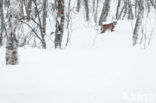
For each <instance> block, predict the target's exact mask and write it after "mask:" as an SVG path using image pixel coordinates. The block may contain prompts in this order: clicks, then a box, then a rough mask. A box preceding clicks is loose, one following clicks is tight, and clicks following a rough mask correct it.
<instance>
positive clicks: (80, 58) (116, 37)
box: [0, 21, 156, 103]
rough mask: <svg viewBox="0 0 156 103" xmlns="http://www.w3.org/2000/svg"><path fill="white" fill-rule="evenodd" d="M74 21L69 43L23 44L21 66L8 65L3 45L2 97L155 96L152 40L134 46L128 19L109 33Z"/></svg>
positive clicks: (112, 99)
mask: <svg viewBox="0 0 156 103" xmlns="http://www.w3.org/2000/svg"><path fill="white" fill-rule="evenodd" d="M76 25H77V28H76V29H74V31H73V35H72V38H71V41H70V43H69V47H68V48H65V49H63V50H54V49H52V48H50V49H48V50H42V49H37V48H30V47H25V48H20V49H19V65H17V66H6V65H5V48H0V103H155V102H156V88H155V87H156V75H155V74H156V64H155V61H156V46H155V41H154V40H153V41H152V43H151V45H150V46H149V47H148V48H147V49H143V47H140V46H136V47H132V40H131V39H132V32H131V31H132V28H131V22H128V21H124V22H123V21H120V22H118V26H117V27H116V28H115V32H113V33H111V32H109V31H108V32H106V33H105V34H99V31H96V30H95V27H94V26H92V25H91V24H85V25H84V24H81V22H79V23H77V24H76ZM125 26H127V27H125ZM97 34H98V35H97Z"/></svg>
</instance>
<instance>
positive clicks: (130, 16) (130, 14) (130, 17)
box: [128, 0, 134, 20]
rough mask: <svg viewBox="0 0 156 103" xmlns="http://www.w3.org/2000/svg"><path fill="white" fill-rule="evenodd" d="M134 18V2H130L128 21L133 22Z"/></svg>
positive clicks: (129, 0)
mask: <svg viewBox="0 0 156 103" xmlns="http://www.w3.org/2000/svg"><path fill="white" fill-rule="evenodd" d="M133 18H134V16H133V10H132V2H131V0H128V19H130V20H133Z"/></svg>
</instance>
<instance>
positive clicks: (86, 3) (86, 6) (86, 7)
mask: <svg viewBox="0 0 156 103" xmlns="http://www.w3.org/2000/svg"><path fill="white" fill-rule="evenodd" d="M84 3H85V11H86V21H89V5H88V0H84Z"/></svg>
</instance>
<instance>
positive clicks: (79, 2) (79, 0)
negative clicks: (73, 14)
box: [76, 0, 81, 12]
mask: <svg viewBox="0 0 156 103" xmlns="http://www.w3.org/2000/svg"><path fill="white" fill-rule="evenodd" d="M80 7H81V0H77V7H76V11H77V12H79V11H80Z"/></svg>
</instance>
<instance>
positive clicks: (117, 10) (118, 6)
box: [116, 0, 121, 20]
mask: <svg viewBox="0 0 156 103" xmlns="http://www.w3.org/2000/svg"><path fill="white" fill-rule="evenodd" d="M120 6H121V0H118V5H117V9H116V19H117V20H118V19H119V10H120Z"/></svg>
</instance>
